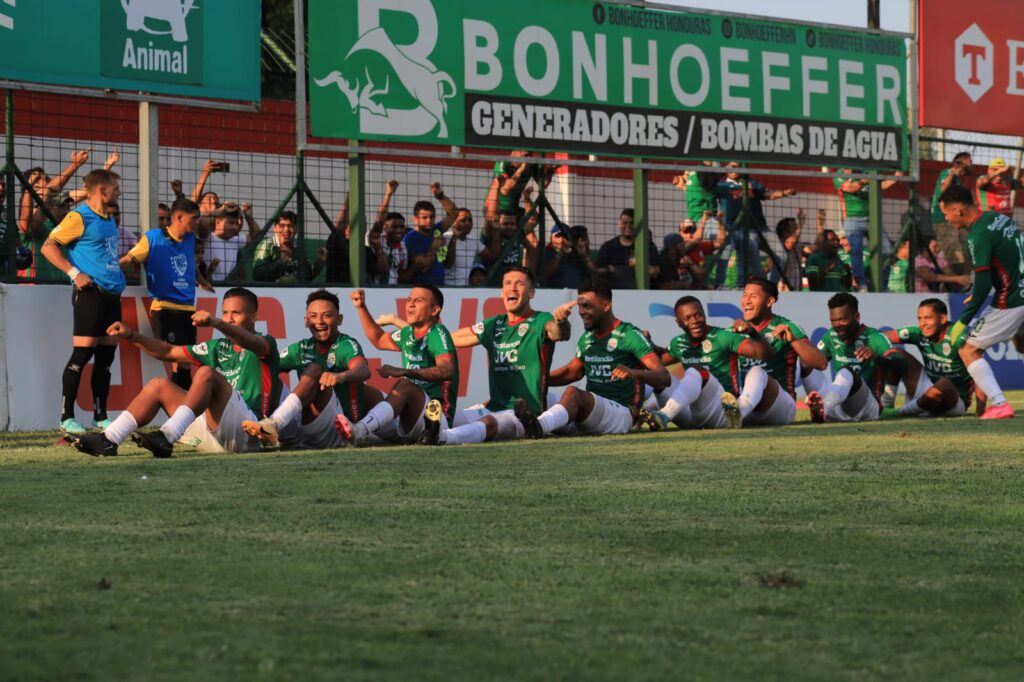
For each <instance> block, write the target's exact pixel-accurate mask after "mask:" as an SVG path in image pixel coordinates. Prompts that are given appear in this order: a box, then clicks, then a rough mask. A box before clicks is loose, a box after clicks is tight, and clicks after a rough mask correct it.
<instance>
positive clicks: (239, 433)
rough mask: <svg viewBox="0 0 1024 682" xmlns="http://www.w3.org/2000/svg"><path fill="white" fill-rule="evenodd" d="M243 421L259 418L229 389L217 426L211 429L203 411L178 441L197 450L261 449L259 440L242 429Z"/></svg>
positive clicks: (249, 450)
mask: <svg viewBox="0 0 1024 682" xmlns="http://www.w3.org/2000/svg"><path fill="white" fill-rule="evenodd" d="M243 421H259V418H258V417H257V416H256V415H255V414H253V413H252V410H250V409H249V406H248V405H246V404H245V401H244V400H242V396H241V395H239V394H238V393H237V392H236V391H232V392H231V399H230V400H228V404H227V405H225V406H224V413H223V414H221V416H220V424H219V425H218V426H217V428H216V430H214V431H211V430H210V427H209V426H208V425H207V423H206V413H205V412H203V413H202V414H201V415H199V416H198V417H196V420H195V421H194V422H192V423H191V424H190V425H189V427H188V428H187V429H185V433H183V434H182V436H181V438H179V439H178V442H179V443H182V444H183V445H188V446H191V447H194V448H195V449H196V450H198V451H199V452H255V451H257V450H259V449H260V441H259V439H258V438H256V437H254V436H250V435H249V434H247V433H246V432H245V430H244V429H243V428H242V422H243Z"/></svg>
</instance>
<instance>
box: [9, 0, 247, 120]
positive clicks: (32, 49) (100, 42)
mask: <svg viewBox="0 0 1024 682" xmlns="http://www.w3.org/2000/svg"><path fill="white" fill-rule="evenodd" d="M0 41H2V43H3V46H4V58H3V59H2V60H0V78H4V79H8V80H14V81H27V82H31V83H47V84H51V85H68V86H77V87H87V88H104V89H111V90H130V91H142V92H152V93H160V94H166V95H182V96H187V97H203V98H214V99H230V100H243V101H248V102H257V101H259V99H260V3H258V2H252V1H251V0H217V1H216V2H213V1H211V0H207V1H206V2H199V1H197V0H99V2H81V1H80V0H46V2H25V1H23V2H18V3H15V2H13V0H6V2H4V3H0Z"/></svg>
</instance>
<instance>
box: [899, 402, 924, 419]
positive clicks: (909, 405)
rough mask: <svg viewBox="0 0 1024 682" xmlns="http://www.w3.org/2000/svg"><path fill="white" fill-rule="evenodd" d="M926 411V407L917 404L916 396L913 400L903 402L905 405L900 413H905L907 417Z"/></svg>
mask: <svg viewBox="0 0 1024 682" xmlns="http://www.w3.org/2000/svg"><path fill="white" fill-rule="evenodd" d="M924 413H925V410H924V408H923V407H921V406H920V405H918V404H917V398H914V399H913V400H908V401H907V402H906V403H904V404H903V407H901V408H900V414H902V415H905V416H907V417H916V416H917V415H919V414H924Z"/></svg>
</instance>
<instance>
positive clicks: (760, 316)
mask: <svg viewBox="0 0 1024 682" xmlns="http://www.w3.org/2000/svg"><path fill="white" fill-rule="evenodd" d="M778 300H779V290H778V289H777V288H776V286H775V285H774V284H772V283H771V282H769V281H768V280H766V279H763V278H761V277H748V278H747V284H746V286H745V287H744V288H743V295H742V296H741V297H740V308H741V309H742V311H743V320H744V321H745V322H746V323H747V324H748V325H750V327H752V329H753V332H754V333H755V334H758V335H760V336H761V338H763V339H764V341H765V342H766V343H767V344H768V345H770V346H771V347H772V348H773V349H774V351H775V355H774V357H772V358H770V359H767V360H757V359H754V358H752V357H749V356H744V357H743V358H741V359H740V372H741V373H742V375H743V392H742V393H740V397H739V408H740V412H741V413H742V414H743V425H744V426H750V425H785V424H792V423H793V420H794V419H795V418H796V374H797V364H798V363H799V366H800V372H801V374H803V375H804V377H805V381H806V378H807V377H808V376H810V375H811V373H812V372H813V373H816V374H820V375H822V377H824V375H823V373H822V370H824V369H825V368H826V367H828V360H826V359H825V356H824V355H823V354H822V352H821V351H820V350H818V349H817V348H815V347H814V344H813V343H811V341H810V339H808V338H807V334H805V333H804V330H803V329H801V328H800V327H798V326H797V325H796V324H795V323H793V321H792V320H789V319H787V318H785V317H782V316H781V315H776V314H775V313H774V312H773V311H772V306H774V305H775V303H776V301H778ZM752 406H753V407H752Z"/></svg>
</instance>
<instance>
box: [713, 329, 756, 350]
mask: <svg viewBox="0 0 1024 682" xmlns="http://www.w3.org/2000/svg"><path fill="white" fill-rule="evenodd" d="M715 340H716V341H718V344H719V345H720V346H721V347H722V348H724V349H726V350H727V351H729V352H730V353H739V352H740V346H742V345H743V344H744V343H746V342H747V341H749V340H750V337H749V336H747V335H746V334H737V333H736V332H734V331H731V330H729V329H722V330H721V331H719V332H718V334H717V335H716V336H715Z"/></svg>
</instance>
